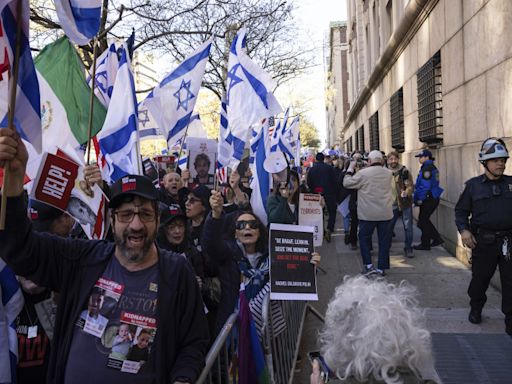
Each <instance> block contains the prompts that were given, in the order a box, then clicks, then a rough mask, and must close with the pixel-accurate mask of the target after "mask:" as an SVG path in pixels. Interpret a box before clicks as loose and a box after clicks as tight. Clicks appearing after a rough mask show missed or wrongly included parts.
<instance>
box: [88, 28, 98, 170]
mask: <svg viewBox="0 0 512 384" xmlns="http://www.w3.org/2000/svg"><path fill="white" fill-rule="evenodd" d="M92 56H93V57H92V84H91V97H90V99H89V126H88V129H87V165H89V164H91V139H92V137H91V136H92V117H93V112H94V89H95V88H96V59H97V56H98V39H97V37H95V38H94V47H93V50H92ZM97 155H98V154H96V156H97Z"/></svg>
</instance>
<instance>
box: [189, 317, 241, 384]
mask: <svg viewBox="0 0 512 384" xmlns="http://www.w3.org/2000/svg"><path fill="white" fill-rule="evenodd" d="M237 321H238V311H235V312H234V313H232V314H231V316H229V317H228V319H227V321H226V323H225V324H224V326H223V327H222V330H221V331H220V333H219V335H218V336H217V338H216V339H215V341H214V342H213V344H212V346H211V348H210V350H209V351H208V354H207V355H206V362H205V366H204V368H203V371H202V372H201V375H200V376H199V378H198V379H197V381H196V384H203V383H208V384H212V383H215V384H227V383H229V382H230V381H229V368H230V361H229V357H228V356H229V351H228V346H229V345H233V344H234V338H235V335H234V334H233V332H234V330H235V329H236V327H234V325H235V323H236V322H237Z"/></svg>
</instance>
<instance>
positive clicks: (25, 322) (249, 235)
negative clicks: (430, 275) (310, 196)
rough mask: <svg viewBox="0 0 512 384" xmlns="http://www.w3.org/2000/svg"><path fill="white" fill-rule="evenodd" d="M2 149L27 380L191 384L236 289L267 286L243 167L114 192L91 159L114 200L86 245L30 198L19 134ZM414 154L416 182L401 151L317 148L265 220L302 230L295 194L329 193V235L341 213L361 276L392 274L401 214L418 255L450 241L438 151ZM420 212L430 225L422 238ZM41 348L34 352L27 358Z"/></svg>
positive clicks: (281, 181)
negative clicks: (102, 231)
mask: <svg viewBox="0 0 512 384" xmlns="http://www.w3.org/2000/svg"><path fill="white" fill-rule="evenodd" d="M500 143H501V142H500ZM500 145H502V144H500ZM0 156H2V157H0V160H10V164H11V165H10V167H11V168H10V170H11V176H10V183H9V184H8V185H7V186H6V188H5V190H4V191H3V193H6V195H7V196H8V205H7V211H6V218H7V226H6V230H4V231H0V242H1V243H2V247H1V249H0V256H1V257H2V259H4V260H5V261H6V262H7V263H8V264H9V266H10V267H11V268H12V269H13V271H14V272H15V273H16V274H17V275H19V281H20V284H21V287H22V289H23V295H24V297H25V307H24V309H23V311H22V312H21V313H20V314H19V316H18V318H17V320H16V324H17V332H18V341H19V348H20V359H19V363H18V367H17V370H18V382H19V383H24V382H27V383H28V382H33V381H34V380H36V378H37V379H40V378H41V377H43V376H46V377H47V381H48V382H52V383H61V382H73V383H75V382H76V383H81V382H84V383H85V382H90V381H94V380H97V381H100V382H102V381H105V380H109V381H113V382H117V381H119V379H123V381H127V382H134V383H138V382H147V381H151V382H159V383H164V382H165V383H168V382H171V383H193V382H195V380H196V379H197V377H198V375H199V373H200V371H201V369H202V368H203V366H204V359H205V356H206V352H207V351H208V348H209V346H211V344H212V342H213V341H214V339H215V337H216V336H217V335H218V333H219V332H220V331H221V329H222V327H223V325H224V324H225V322H226V320H227V319H228V317H229V316H230V314H232V313H233V312H234V311H235V309H236V308H237V305H238V292H239V289H240V283H241V282H242V283H243V285H244V287H245V292H246V297H247V299H248V300H252V299H255V298H257V297H258V296H260V297H259V300H261V295H266V294H268V293H269V290H270V285H269V269H270V261H269V251H268V248H269V247H268V226H266V225H265V224H264V223H263V221H262V220H261V218H260V217H258V215H257V214H256V213H255V212H254V211H253V210H252V208H251V203H250V196H251V193H252V191H251V189H250V188H249V184H248V180H249V178H250V175H249V172H250V171H249V168H247V167H244V165H243V164H241V165H240V166H239V168H238V169H236V170H233V171H232V172H231V173H230V175H229V178H228V182H227V183H225V184H222V185H221V186H220V187H219V188H217V189H211V188H209V187H208V186H207V184H211V181H212V180H211V178H210V177H206V176H205V177H204V182H203V179H201V178H195V179H192V178H191V177H190V173H189V172H188V170H180V169H177V168H176V169H169V170H168V172H167V173H166V174H165V175H162V178H161V184H160V185H159V188H156V187H155V186H154V185H153V183H152V182H151V181H150V180H149V179H148V178H146V177H144V176H138V175H130V176H126V177H124V178H122V179H120V180H118V181H117V182H116V183H114V184H113V185H111V186H110V187H108V186H105V185H104V183H103V181H102V180H101V175H100V171H99V169H98V168H97V166H95V165H92V166H87V167H86V169H85V172H84V174H85V179H86V182H88V183H90V184H91V186H92V185H94V184H100V185H101V186H102V188H103V189H104V190H106V192H107V193H108V195H109V200H110V201H109V209H110V219H111V229H110V232H109V234H108V239H107V240H83V239H76V237H77V236H76V234H75V235H73V233H74V232H75V231H74V230H73V227H77V224H76V223H74V220H73V219H72V218H71V217H70V216H69V215H68V214H67V213H64V212H62V211H60V210H58V209H55V208H53V207H50V206H48V205H45V204H43V203H41V202H38V201H34V200H30V199H27V197H26V195H25V194H24V191H23V176H24V173H25V167H26V161H27V153H26V150H25V148H24V146H23V144H22V143H21V141H20V140H19V138H18V137H17V136H16V135H15V134H13V135H11V134H10V133H3V134H2V136H1V137H0ZM489 156H490V155H489ZM416 157H418V159H419V163H420V170H419V174H418V176H417V178H416V182H415V183H414V182H413V177H412V174H411V172H410V171H409V170H408V169H407V168H406V167H405V166H404V165H401V164H400V162H399V154H398V153H397V152H390V153H389V154H387V155H386V154H384V153H383V152H381V151H378V150H373V151H371V152H369V153H360V152H354V153H352V154H343V153H336V154H335V155H329V154H327V155H326V154H324V153H318V154H317V155H316V158H315V162H314V164H311V166H310V167H305V166H304V167H300V168H296V169H294V168H293V167H290V166H285V167H282V169H279V170H278V171H277V172H276V173H275V174H273V175H272V179H273V185H272V189H271V193H270V195H269V196H268V200H267V206H266V214H267V219H268V223H269V224H270V223H281V224H298V221H299V214H298V212H299V201H300V199H299V194H300V193H304V192H308V193H317V194H321V195H322V198H321V205H322V207H323V209H324V215H325V217H324V219H325V220H324V221H325V230H324V238H325V240H326V241H328V242H330V241H331V235H332V233H333V232H334V228H335V223H336V220H335V219H336V214H337V211H339V213H340V214H341V217H342V220H343V224H342V227H343V232H344V236H345V243H346V244H347V245H348V246H350V247H351V248H352V249H357V247H359V249H360V252H361V257H362V263H363V270H362V274H363V275H364V276H365V277H373V276H375V277H378V276H385V275H386V271H387V270H388V269H389V268H390V262H389V252H390V247H391V242H392V238H393V237H394V236H395V234H394V231H395V225H396V222H397V221H401V223H402V226H403V229H404V234H405V236H404V238H405V241H404V248H403V249H404V256H406V257H408V258H412V257H414V250H422V251H428V250H430V249H431V247H434V246H437V245H440V244H441V243H442V242H443V240H442V238H441V236H440V235H439V233H438V232H437V230H436V228H435V227H434V225H433V224H432V222H431V221H430V216H431V215H432V213H433V212H434V210H435V209H436V207H437V205H438V204H439V198H440V195H441V194H442V192H443V189H442V188H441V187H440V186H439V173H438V170H437V168H436V167H435V165H434V158H433V156H432V153H431V152H430V151H428V150H422V151H421V152H420V153H418V154H417V156H416ZM207 176H208V175H207ZM414 206H417V207H419V217H418V227H419V228H420V229H421V231H422V235H421V241H420V242H419V244H417V245H415V246H413V231H412V225H413V224H412V222H413V217H412V216H413V215H412V210H413V207H414ZM27 207H28V208H27ZM464 228H465V227H464ZM375 230H377V237H378V241H377V247H378V250H377V255H378V258H377V263H376V266H374V261H373V260H372V255H371V251H372V234H373V232H374V231H375ZM464 230H465V229H464ZM78 237H80V236H79V235H78ZM465 238H469V236H466V237H465ZM465 238H464V239H465ZM470 240H471V239H470ZM470 240H467V241H466V243H467V244H468V246H471V245H473V246H474V244H472V243H471V241H470ZM466 243H465V244H466ZM474 243H475V244H476V242H475V241H474ZM310 262H311V263H312V264H314V265H318V264H319V263H320V255H319V254H318V253H317V252H313V253H312V254H311V255H310ZM472 284H473V283H472ZM473 285H475V284H473ZM484 285H485V284H484ZM485 288H486V287H483V288H482V289H481V291H483V292H485ZM472 289H473V291H476V289H474V287H473V288H472ZM479 294H480V295H481V292H480V293H479ZM473 296H475V297H476V294H473ZM473 296H472V300H473V301H472V312H471V316H470V321H472V322H479V321H481V320H480V312H481V307H482V306H483V304H482V303H483V302H485V300H480V302H479V305H480V306H479V307H478V306H477V305H476V304H475V305H473V302H475V303H476V299H474V298H473ZM505 299H506V298H505ZM507 300H508V299H506V301H507ZM507 303H508V301H507ZM507 305H508V304H507ZM254 308H259V307H257V306H252V307H251V310H254ZM475 308H476V309H475ZM507 308H508V307H507ZM260 309H261V308H260ZM253 316H254V317H255V318H261V316H262V314H261V313H253ZM507 316H508V314H507ZM507 320H508V317H507ZM507 326H508V323H507ZM507 332H508V328H507ZM35 345H37V348H38V351H39V353H38V354H28V353H24V352H23V351H28V350H29V349H30V348H34V346H35ZM50 345H51V348H50ZM84 356H87V358H84ZM92 366H94V367H95V369H93V370H91V367H92ZM413 370H414V369H413ZM347 372H348V371H347ZM126 375H129V376H130V378H129V379H128V380H126Z"/></svg>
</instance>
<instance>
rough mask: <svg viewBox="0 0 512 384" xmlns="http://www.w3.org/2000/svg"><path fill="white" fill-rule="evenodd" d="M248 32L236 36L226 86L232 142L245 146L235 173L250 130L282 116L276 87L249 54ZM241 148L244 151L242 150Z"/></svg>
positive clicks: (235, 157) (234, 164)
mask: <svg viewBox="0 0 512 384" xmlns="http://www.w3.org/2000/svg"><path fill="white" fill-rule="evenodd" d="M245 35H246V30H245V28H242V29H241V30H240V31H239V32H238V33H237V35H236V36H235V38H234V40H233V43H232V44H231V49H230V52H229V61H228V74H227V84H226V112H227V119H228V122H229V131H230V134H231V138H232V139H233V140H236V141H237V143H244V146H242V145H241V144H240V145H237V147H233V149H234V150H233V157H232V159H231V161H230V164H229V166H230V168H232V169H234V168H236V167H237V166H238V163H239V162H240V160H241V159H242V156H243V148H244V147H245V143H246V142H247V141H248V138H249V134H250V127H251V126H252V125H253V124H256V123H258V124H259V123H260V121H261V119H263V118H266V117H268V116H271V115H276V114H278V113H279V112H281V110H282V109H281V106H280V105H279V103H278V102H277V100H276V98H275V97H274V95H273V94H272V92H271V90H272V89H273V88H275V85H276V83H275V82H274V80H273V79H272V78H271V77H270V75H269V74H268V73H266V72H265V71H264V70H263V69H262V68H261V67H260V66H259V65H258V64H256V63H255V62H254V61H252V60H251V59H250V58H249V56H247V53H246V42H245ZM240 148H241V150H240Z"/></svg>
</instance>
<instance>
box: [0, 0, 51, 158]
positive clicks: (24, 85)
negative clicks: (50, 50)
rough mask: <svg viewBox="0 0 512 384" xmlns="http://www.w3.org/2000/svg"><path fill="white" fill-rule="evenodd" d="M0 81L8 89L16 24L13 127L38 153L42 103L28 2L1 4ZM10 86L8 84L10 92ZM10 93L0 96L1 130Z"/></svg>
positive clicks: (5, 121) (2, 93) (6, 120)
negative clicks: (19, 9)
mask: <svg viewBox="0 0 512 384" xmlns="http://www.w3.org/2000/svg"><path fill="white" fill-rule="evenodd" d="M18 1H22V4H21V7H22V12H21V20H17V15H16V8H17V4H18ZM0 10H1V25H0V68H1V69H0V80H2V79H3V80H4V81H2V83H3V84H4V85H5V88H4V89H6V87H7V82H5V80H6V79H7V72H6V71H7V70H8V69H11V70H12V68H14V53H15V47H16V30H17V25H18V22H19V23H21V45H20V61H19V67H18V68H19V74H18V82H17V84H16V87H17V90H16V109H15V111H14V124H15V125H16V129H17V130H18V132H19V133H20V135H21V137H22V138H23V139H24V140H26V141H28V142H29V143H30V144H32V146H33V147H34V149H35V150H36V151H37V152H38V153H40V152H41V148H42V129H41V106H40V105H41V103H40V100H39V83H38V81H37V74H36V70H35V67H34V61H33V60H32V55H31V53H30V45H29V40H28V36H29V13H30V7H29V1H28V0H17V1H16V0H14V1H10V2H9V1H5V0H2V1H0ZM11 86H12V84H9V88H10V87H11ZM8 95H9V92H0V118H1V120H2V121H1V122H0V126H2V127H6V126H7V124H8V119H7V109H8V104H9V96H8Z"/></svg>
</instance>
